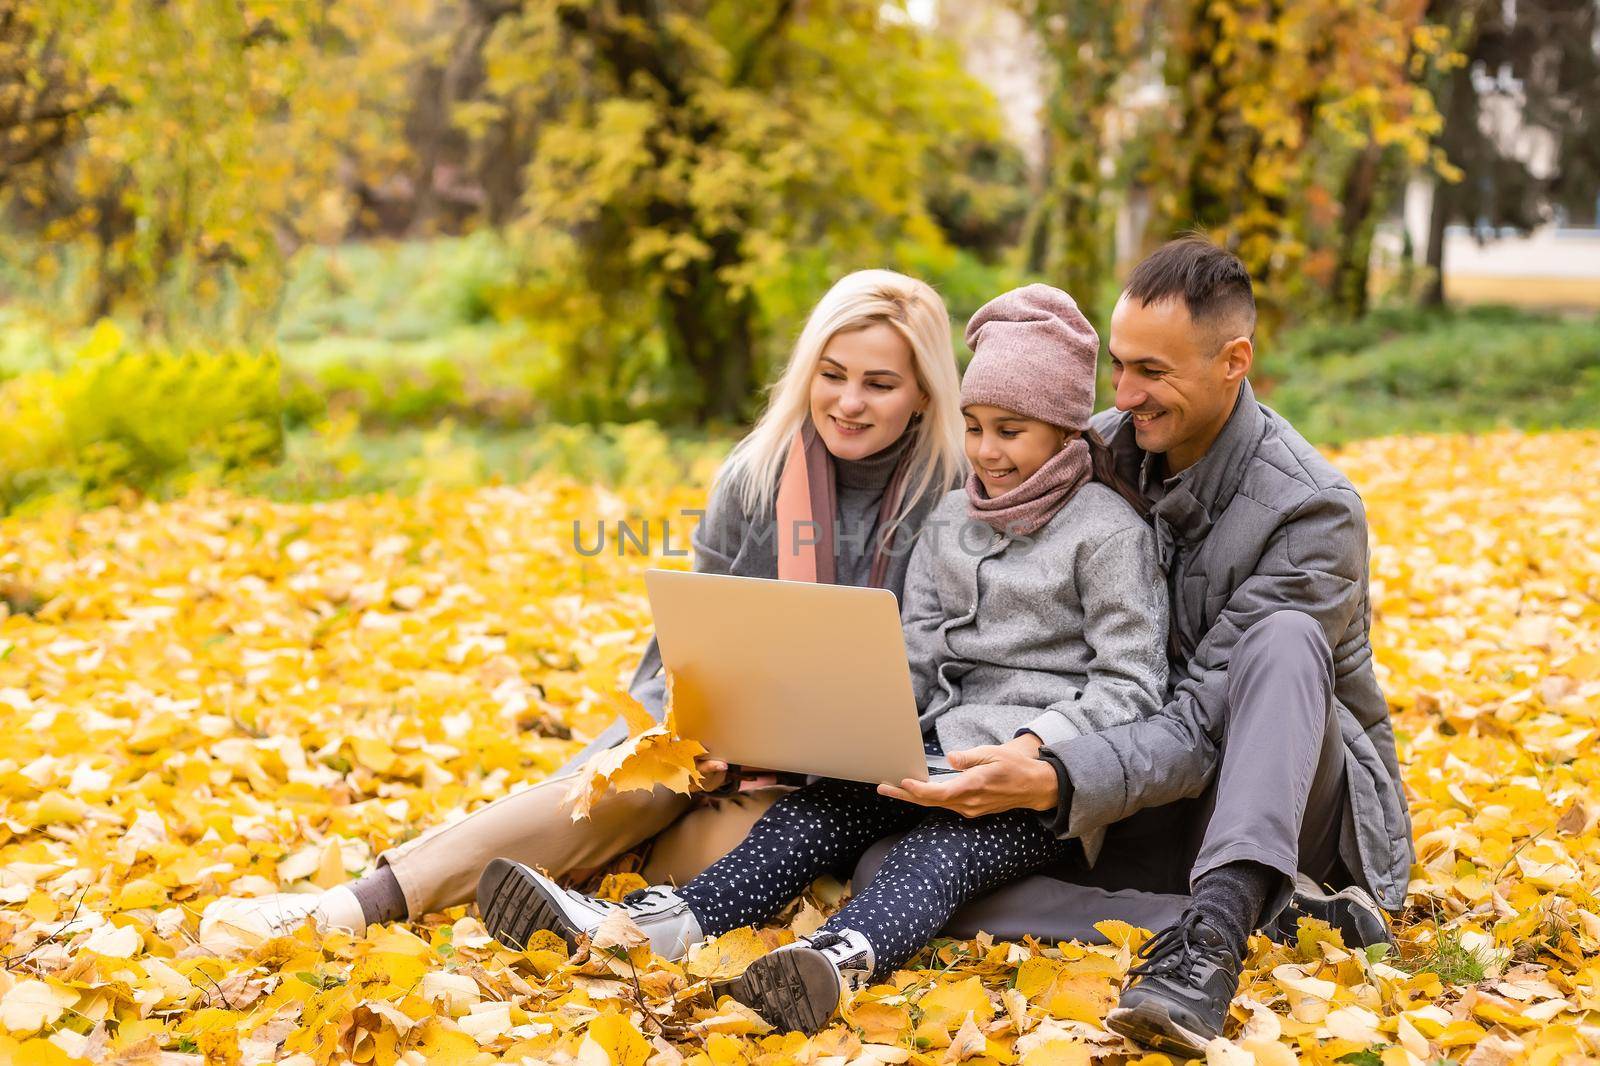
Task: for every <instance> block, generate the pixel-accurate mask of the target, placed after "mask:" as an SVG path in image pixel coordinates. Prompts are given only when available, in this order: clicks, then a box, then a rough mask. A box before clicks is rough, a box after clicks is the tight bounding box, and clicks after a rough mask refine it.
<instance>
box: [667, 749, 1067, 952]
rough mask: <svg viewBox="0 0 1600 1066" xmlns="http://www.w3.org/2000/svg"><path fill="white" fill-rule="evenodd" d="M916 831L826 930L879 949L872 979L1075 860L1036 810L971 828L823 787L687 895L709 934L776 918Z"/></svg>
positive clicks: (924, 810)
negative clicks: (809, 889) (1033, 879)
mask: <svg viewBox="0 0 1600 1066" xmlns="http://www.w3.org/2000/svg"><path fill="white" fill-rule="evenodd" d="M903 830H910V832H909V833H907V835H906V836H905V837H904V838H903V839H901V840H900V842H899V843H897V844H896V845H895V846H894V847H893V848H892V849H891V850H890V852H889V854H888V856H887V857H886V858H885V859H884V861H883V865H882V866H881V867H879V869H878V873H877V875H876V876H875V877H873V879H872V881H871V882H870V883H869V884H867V885H866V886H864V887H862V886H857V888H858V891H857V894H856V895H855V897H854V898H853V899H851V900H850V902H849V903H847V904H845V905H844V907H843V908H842V909H841V910H840V911H839V912H838V913H837V914H835V915H834V916H833V917H832V918H830V919H828V921H827V924H825V925H824V926H823V928H824V929H826V930H829V931H831V932H838V931H841V930H844V929H854V930H855V931H856V932H858V933H861V934H863V935H864V936H866V938H867V939H868V940H869V941H871V943H872V950H873V955H874V957H875V959H876V961H877V968H876V970H875V971H874V976H882V975H885V974H888V973H890V972H892V971H893V970H895V969H896V968H898V967H900V966H901V965H903V964H904V963H905V962H906V960H908V959H909V958H911V956H912V955H915V954H916V953H917V952H918V951H919V950H921V948H922V947H923V946H924V945H926V944H927V943H928V941H929V940H931V939H932V938H933V937H934V936H935V935H937V934H938V932H939V930H940V929H942V928H943V927H944V924H945V922H947V921H949V920H950V916H951V915H952V914H954V913H955V911H956V909H957V908H958V907H960V906H961V905H962V904H963V903H965V902H966V901H967V900H969V899H972V898H973V897H974V896H978V895H981V894H982V893H984V892H987V891H989V890H991V889H994V888H997V887H999V886H1000V885H1003V884H1007V883H1009V882H1011V881H1015V880H1017V879H1018V878H1021V877H1024V876H1026V875H1028V874H1030V873H1032V872H1034V871H1035V870H1037V869H1039V868H1040V867H1042V866H1046V865H1050V864H1052V863H1056V862H1059V861H1061V860H1063V859H1065V858H1066V857H1067V854H1068V853H1067V850H1066V849H1067V844H1068V841H1065V840H1058V839H1056V837H1055V836H1054V835H1053V834H1051V832H1050V831H1049V830H1048V829H1046V828H1045V827H1044V826H1043V825H1042V824H1040V822H1039V820H1038V819H1037V818H1035V817H1034V816H1033V815H1032V813H1031V812H1029V811H1007V812H1005V813H1003V814H991V815H988V816H986V817H983V818H972V819H967V818H963V817H961V816H960V815H959V814H956V813H955V812H953V811H945V810H939V809H935V808H928V807H921V806H918V805H916V804H913V803H905V802H903V801H901V800H896V799H890V798H888V797H886V796H880V795H878V793H877V790H876V788H875V786H873V785H867V784H861V783H859V782H854V781H836V780H832V779H824V780H820V781H816V782H814V783H812V784H809V785H806V786H805V787H804V788H800V789H796V790H795V791H794V792H791V793H789V794H788V795H787V796H785V797H783V798H782V799H781V800H779V801H778V802H777V803H775V804H773V806H772V808H771V810H769V811H767V813H766V814H765V815H763V816H762V817H761V820H760V821H758V822H756V824H755V826H754V827H753V828H752V829H751V830H750V835H749V836H747V837H745V839H744V842H743V843H741V844H740V845H739V846H738V847H737V848H734V849H733V850H732V851H730V852H729V853H728V854H727V855H725V856H723V857H722V858H721V859H719V860H717V861H716V862H715V863H713V864H712V865H711V866H710V867H708V868H707V869H706V871H705V872H704V873H702V874H701V875H700V876H699V877H696V878H695V879H694V880H692V881H690V882H689V883H688V884H686V885H684V886H683V887H682V888H680V889H679V890H678V894H679V895H680V896H682V897H683V899H684V900H686V901H687V902H688V904H689V909H690V910H691V911H693V912H694V916H695V918H696V919H697V920H698V921H699V923H700V928H701V930H702V931H704V932H705V934H706V935H707V936H717V935H720V934H722V933H726V932H728V931H729V930H730V929H737V928H739V927H740V926H745V925H756V924H759V923H761V922H764V921H767V920H768V919H770V918H772V917H773V916H774V915H775V914H777V913H778V912H779V911H780V910H782V909H783V907H784V906H785V905H786V904H787V903H788V902H789V901H790V900H792V899H794V898H795V897H796V896H798V895H799V894H800V893H801V892H802V891H803V890H804V889H805V887H806V886H807V885H809V884H810V883H811V882H812V881H813V880H815V879H816V878H818V877H820V876H821V875H823V874H829V873H831V874H834V875H836V876H839V877H847V876H849V874H850V871H851V870H852V869H853V868H854V866H855V863H856V860H857V859H859V858H860V857H861V855H862V853H864V852H865V851H866V850H867V848H869V847H871V846H872V844H873V843H874V842H875V841H877V840H881V839H882V838H883V837H886V836H888V835H890V834H891V833H897V832H901V831H903Z"/></svg>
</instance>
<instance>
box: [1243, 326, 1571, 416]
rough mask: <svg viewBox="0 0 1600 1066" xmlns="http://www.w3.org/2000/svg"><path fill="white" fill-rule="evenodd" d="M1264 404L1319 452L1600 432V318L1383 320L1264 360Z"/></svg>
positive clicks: (1307, 335) (1273, 352)
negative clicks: (1444, 436)
mask: <svg viewBox="0 0 1600 1066" xmlns="http://www.w3.org/2000/svg"><path fill="white" fill-rule="evenodd" d="M1254 376H1255V378H1256V380H1257V382H1258V386H1259V390H1260V392H1261V395H1262V398H1263V399H1264V400H1265V401H1266V402H1267V403H1268V404H1270V405H1271V406H1272V407H1273V408H1274V409H1276V410H1277V411H1278V412H1279V413H1280V414H1282V415H1283V416H1284V417H1286V418H1288V419H1289V420H1290V421H1291V422H1293V423H1294V424H1295V425H1296V427H1298V428H1299V429H1300V431H1301V432H1302V433H1304V434H1305V435H1306V436H1307V437H1308V438H1310V439H1311V440H1313V441H1315V442H1317V443H1319V444H1329V445H1333V444H1340V443H1343V442H1345V441H1348V440H1353V439H1358V438H1362V437H1376V436H1386V435H1389V434H1397V433H1443V432H1463V431H1485V430H1493V429H1500V428H1508V427H1517V428H1522V429H1558V428H1578V427H1588V426H1596V425H1600V319H1575V320H1560V319H1552V318H1545V317H1536V316H1532V315H1527V314H1524V313H1521V312H1515V311H1508V310H1505V309H1492V308H1489V309H1477V310H1474V311H1471V312H1465V313H1461V314H1456V315H1450V314H1445V315H1419V314H1417V313H1415V312H1411V313H1407V314H1405V315H1393V314H1391V315H1376V316H1373V318H1371V319H1370V320H1367V321H1364V322H1362V323H1357V324H1355V325H1353V326H1342V327H1331V328H1330V327H1323V328H1314V329H1309V330H1305V331H1302V332H1301V333H1300V334H1298V335H1296V334H1291V335H1290V336H1289V337H1287V338H1285V341H1284V343H1283V344H1282V345H1281V346H1280V347H1278V348H1277V349H1268V350H1266V351H1263V352H1261V353H1260V354H1259V355H1258V357H1257V362H1256V373H1255V375H1254Z"/></svg>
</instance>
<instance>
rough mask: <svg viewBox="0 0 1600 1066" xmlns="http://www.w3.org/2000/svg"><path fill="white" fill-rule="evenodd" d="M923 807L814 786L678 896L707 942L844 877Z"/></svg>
mask: <svg viewBox="0 0 1600 1066" xmlns="http://www.w3.org/2000/svg"><path fill="white" fill-rule="evenodd" d="M925 814H926V810H925V808H922V807H918V806H916V805H914V804H910V803H903V802H901V801H900V800H894V799H889V798H887V797H885V796H880V795H878V792H877V789H876V787H875V786H873V785H867V784H861V783H859V782H855V781H836V780H831V779H827V780H821V781H816V782H813V783H812V784H809V785H806V786H805V787H804V788H800V789H796V790H795V791H793V792H791V793H789V794H788V795H787V796H784V797H783V798H782V799H780V800H779V801H778V802H777V803H775V804H773V806H772V809H771V810H769V811H767V813H766V814H764V815H762V817H761V820H760V821H758V822H756V824H755V827H754V828H753V829H751V830H750V835H749V836H747V837H746V838H745V839H744V842H743V843H742V844H740V845H739V846H738V847H736V848H734V849H733V850H732V851H730V852H729V853H728V854H727V855H724V856H723V857H722V858H721V859H718V860H717V861H716V862H714V863H712V864H711V866H709V867H708V868H707V869H706V871H705V872H704V873H702V874H701V875H700V876H698V877H696V878H694V879H693V880H692V881H690V882H689V883H688V884H686V885H684V886H683V887H682V888H680V889H678V895H679V897H681V898H682V899H683V900H684V901H685V902H686V903H688V905H689V910H690V911H691V912H692V913H693V914H694V916H695V918H696V920H697V921H699V923H700V928H701V930H702V931H703V932H704V933H705V934H706V935H707V936H717V935H719V934H722V933H726V932H728V931H729V930H731V929H738V928H739V927H740V926H745V925H757V924H760V923H761V922H764V921H766V920H767V919H769V918H771V917H772V916H773V915H774V914H777V913H778V912H779V911H780V910H782V909H783V907H784V906H785V905H786V904H787V903H788V902H789V901H790V900H792V899H794V898H795V897H796V896H798V895H799V894H800V893H801V892H802V891H804V890H805V887H806V886H807V885H809V884H810V883H811V882H812V881H813V880H815V879H816V878H817V877H819V876H821V875H822V874H825V873H834V874H841V875H848V874H849V872H850V870H851V868H852V867H853V866H854V864H855V861H856V860H857V859H858V858H860V856H861V854H862V852H864V851H866V849H867V848H868V847H870V846H871V845H872V843H873V842H874V841H876V840H878V839H879V838H881V837H883V836H886V835H887V834H889V833H893V832H896V831H898V830H901V829H904V828H906V827H907V826H910V825H914V824H916V822H917V821H918V820H920V819H921V818H922V817H924V815H925Z"/></svg>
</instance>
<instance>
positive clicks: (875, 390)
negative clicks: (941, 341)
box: [811, 322, 928, 459]
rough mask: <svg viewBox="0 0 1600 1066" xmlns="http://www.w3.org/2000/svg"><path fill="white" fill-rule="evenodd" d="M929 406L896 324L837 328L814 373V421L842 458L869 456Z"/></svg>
mask: <svg viewBox="0 0 1600 1066" xmlns="http://www.w3.org/2000/svg"><path fill="white" fill-rule="evenodd" d="M927 406H928V396H927V393H925V392H923V391H922V386H921V385H920V384H919V383H918V382H917V375H916V370H915V368H914V366H913V365H912V355H911V345H909V344H907V343H906V339H905V338H904V337H902V336H901V335H900V334H899V332H898V331H896V330H895V328H894V327H893V326H890V325H888V324H887V323H884V322H874V323H873V324H872V325H870V326H867V327H866V328H865V329H853V330H850V331H849V332H846V333H835V334H834V335H833V337H832V338H831V339H830V340H829V341H828V343H827V346H826V347H824V348H823V349H822V358H821V360H820V361H818V363H817V371H816V375H815V376H814V377H813V378H812V379H811V422H812V424H813V425H815V426H816V427H817V433H818V434H820V435H821V437H822V443H823V444H825V445H827V447H828V451H830V452H832V453H833V454H834V455H835V456H836V457H837V458H840V459H865V458H866V457H867V456H869V455H873V454H875V453H877V452H881V451H883V449H885V448H887V447H888V446H889V445H891V444H893V443H894V442H895V441H897V440H899V439H900V434H902V433H904V432H905V430H906V426H907V425H909V424H910V422H911V416H912V415H913V414H915V413H917V412H918V411H921V410H923V409H924V408H926V407H927Z"/></svg>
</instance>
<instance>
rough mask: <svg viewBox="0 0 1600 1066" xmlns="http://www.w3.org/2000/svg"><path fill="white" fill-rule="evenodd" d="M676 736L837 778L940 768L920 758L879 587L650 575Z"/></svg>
mask: <svg viewBox="0 0 1600 1066" xmlns="http://www.w3.org/2000/svg"><path fill="white" fill-rule="evenodd" d="M644 582H645V589H646V590H647V592H648V593H649V596H650V610H651V612H652V613H653V614H654V615H655V626H656V639H657V640H658V641H659V642H660V646H661V660H662V662H663V663H665V664H666V668H667V669H668V670H670V671H671V672H672V705H673V708H674V711H675V714H676V718H677V724H678V732H679V733H680V734H681V735H682V736H684V737H687V738H692V739H694V740H698V741H699V742H700V743H701V744H704V745H705V748H706V751H707V752H708V753H709V754H710V755H712V756H713V757H715V758H718V759H721V760H723V761H725V762H728V763H730V764H738V765H744V766H759V767H764V768H767V769H771V770H792V771H795V772H798V773H805V774H817V775H820V776H823V777H838V778H843V779H845V780H848V781H868V782H882V781H888V782H891V783H898V782H899V781H901V780H904V779H905V778H908V777H909V778H913V779H916V780H918V781H926V780H927V779H928V776H929V775H930V774H931V773H951V772H953V771H952V770H951V769H950V764H949V762H947V761H946V760H945V759H944V758H943V757H942V756H931V755H928V754H926V753H925V751H924V749H923V744H922V732H921V730H920V729H919V728H918V725H917V706H916V701H915V699H914V698H913V697H912V694H911V669H910V667H909V666H908V665H907V662H906V648H905V638H904V637H903V636H902V634H901V631H900V606H899V603H898V602H897V601H896V600H895V596H894V593H892V592H890V591H889V590H888V589H875V588H858V587H855V586H852V585H825V584H816V583H813V582H806V581H773V580H768V579H765V578H754V577H728V576H725V575H721V574H696V573H691V572H685V571H682V570H650V571H647V572H646V573H645V576H644Z"/></svg>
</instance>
